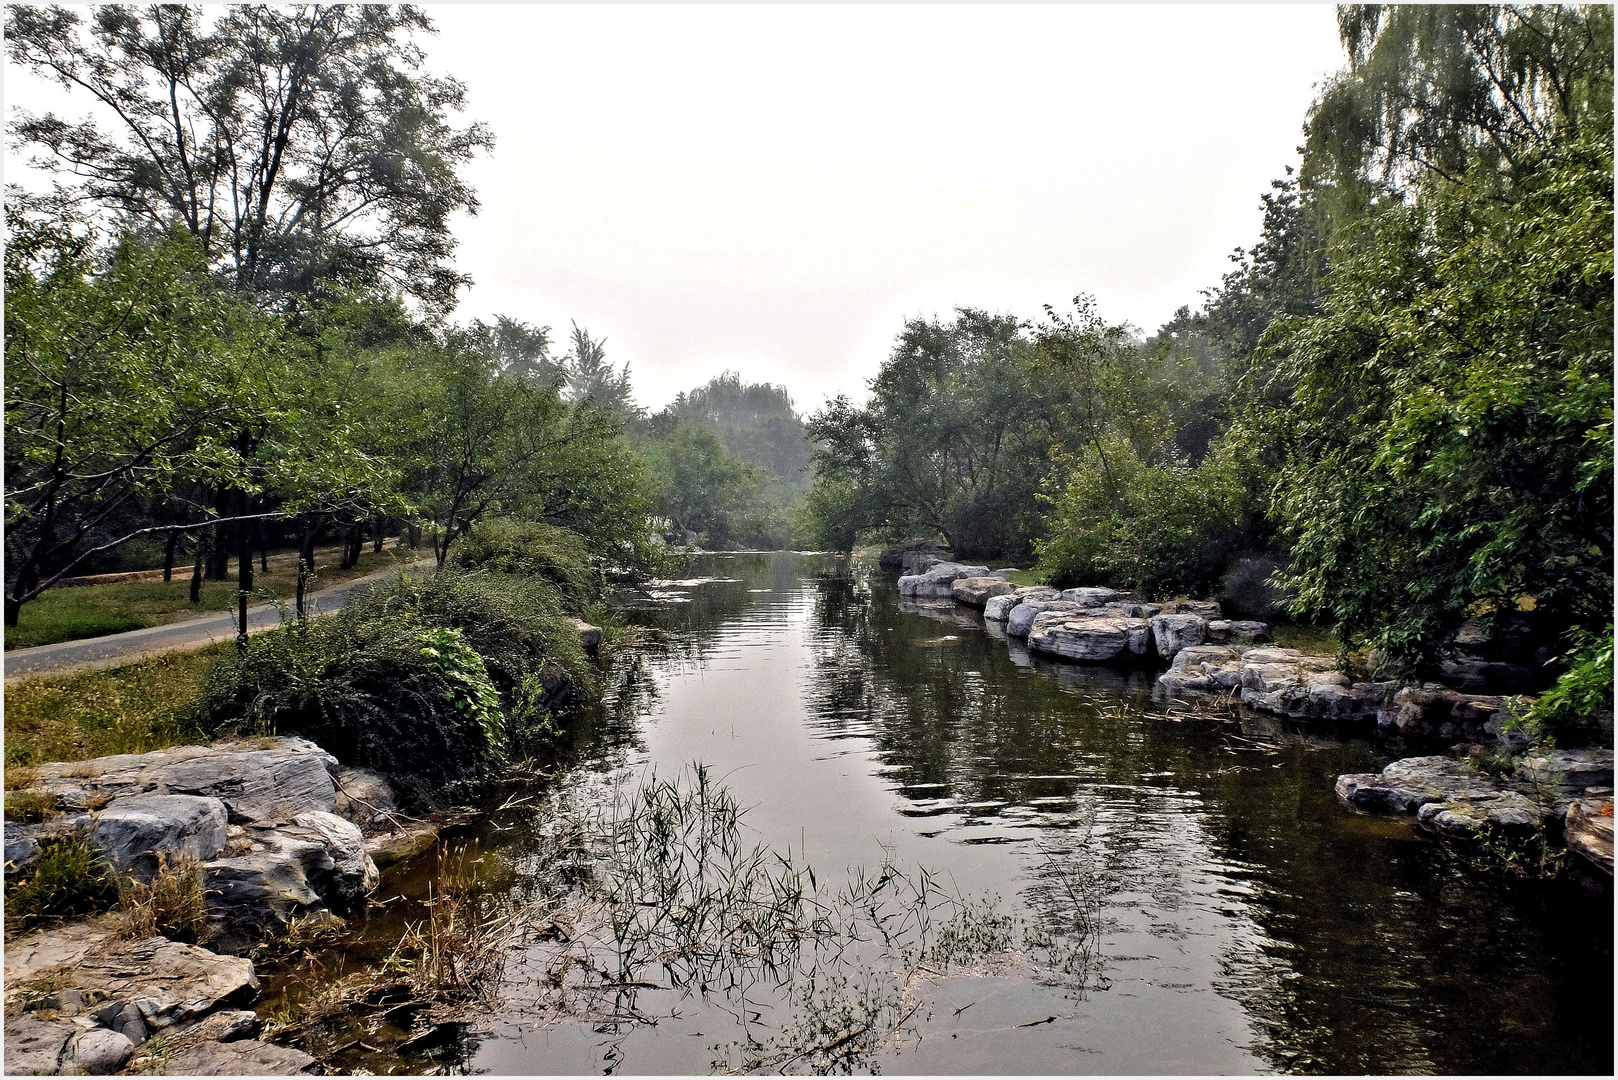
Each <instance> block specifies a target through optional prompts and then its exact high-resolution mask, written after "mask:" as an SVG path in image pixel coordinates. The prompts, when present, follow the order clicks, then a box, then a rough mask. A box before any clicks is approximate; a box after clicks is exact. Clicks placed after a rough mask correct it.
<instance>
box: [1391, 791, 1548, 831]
mask: <svg viewBox="0 0 1618 1080" xmlns="http://www.w3.org/2000/svg"><path fill="white" fill-rule="evenodd" d="M1544 818H1545V814H1544V811H1543V810H1542V809H1541V808H1540V807H1538V806H1535V805H1534V803H1532V802H1531V801H1529V800H1528V799H1527V798H1526V797H1524V796H1523V795H1521V794H1520V793H1518V792H1515V791H1496V792H1492V793H1488V794H1480V795H1475V796H1473V797H1471V798H1467V799H1462V800H1457V801H1454V802H1434V803H1425V804H1423V805H1422V806H1420V807H1419V808H1417V810H1416V822H1417V824H1419V825H1420V826H1421V827H1422V828H1424V829H1426V830H1427V831H1428V832H1431V833H1437V834H1438V835H1439V836H1443V837H1447V838H1449V839H1451V840H1471V839H1474V838H1476V837H1479V836H1484V835H1493V836H1494V837H1496V838H1499V839H1511V838H1520V839H1525V838H1527V837H1529V836H1531V835H1533V834H1534V832H1535V831H1536V830H1537V829H1539V827H1540V825H1541V823H1542V822H1543V821H1544Z"/></svg>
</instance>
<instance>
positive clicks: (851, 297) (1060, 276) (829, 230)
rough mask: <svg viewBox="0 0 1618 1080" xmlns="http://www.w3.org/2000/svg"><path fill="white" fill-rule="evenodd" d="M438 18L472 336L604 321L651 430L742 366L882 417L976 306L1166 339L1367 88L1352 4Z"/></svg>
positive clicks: (538, 9) (601, 326) (596, 329)
mask: <svg viewBox="0 0 1618 1080" xmlns="http://www.w3.org/2000/svg"><path fill="white" fill-rule="evenodd" d="M427 8H428V10H429V12H430V13H431V15H432V17H433V19H434V21H435V23H436V25H437V27H438V30H439V34H438V36H437V38H436V39H431V40H428V41H427V42H425V44H426V47H427V51H428V58H429V67H431V68H432V69H434V70H436V71H440V72H445V73H448V74H451V75H453V76H455V77H456V78H459V79H461V80H462V81H464V82H465V83H466V84H467V88H468V103H469V107H468V110H467V112H466V114H465V117H466V118H467V119H477V120H481V121H484V122H485V123H487V124H489V125H490V126H491V127H492V128H493V130H494V132H495V137H496V145H495V148H494V152H493V154H492V155H489V156H486V157H484V158H482V159H480V160H479V161H478V162H477V163H476V164H474V165H473V166H472V167H471V168H470V170H469V179H470V180H471V182H472V184H473V185H474V187H475V188H476V189H477V191H478V193H479V197H480V198H481V200H482V210H481V212H480V214H479V215H478V216H477V217H476V218H463V219H461V220H460V221H459V222H458V223H457V225H456V233H457V236H458V237H459V239H460V249H459V253H458V262H459V263H460V265H461V267H462V268H463V269H465V270H466V271H467V272H469V273H470V274H471V275H472V276H473V277H474V278H475V279H476V285H475V286H474V287H473V288H472V289H471V291H470V292H469V293H467V294H466V295H465V297H464V299H463V301H462V303H461V307H460V311H459V313H458V316H457V317H458V318H461V319H468V318H471V317H473V316H479V317H483V318H488V317H490V316H492V315H494V314H496V313H499V314H506V315H511V316H513V317H516V318H520V319H523V320H526V321H529V322H535V323H541V324H549V325H550V326H551V327H552V328H553V330H554V331H555V336H556V338H558V339H561V340H565V338H566V333H567V330H568V327H569V320H571V319H577V320H578V322H579V324H580V325H581V326H584V327H586V328H588V329H589V330H590V331H591V332H592V333H593V334H595V335H597V336H605V337H606V338H607V353H608V357H609V358H610V359H612V360H614V361H616V362H619V363H622V362H623V361H626V360H627V361H629V363H630V364H631V367H632V372H633V377H634V384H635V388H636V397H637V400H638V401H639V402H640V403H641V404H642V405H646V406H649V407H652V408H657V407H660V406H662V405H663V404H665V403H667V402H668V401H669V400H670V399H671V398H672V397H673V396H674V394H675V393H676V392H678V391H680V390H686V389H690V388H691V387H693V386H696V385H699V384H701V383H703V382H705V381H707V379H708V378H709V377H710V376H712V375H714V374H717V373H718V372H720V371H721V370H723V369H725V368H733V369H735V370H737V371H740V372H741V373H742V375H743V376H744V377H745V378H747V379H748V380H750V381H769V382H776V383H783V384H785V385H786V386H787V387H788V389H789V390H790V391H791V392H792V394H793V396H794V398H795V399H796V400H797V402H798V404H799V406H800V408H801V409H803V410H804V411H809V410H812V409H814V408H816V407H817V406H818V405H819V404H820V403H821V402H822V401H823V400H824V399H825V398H826V397H827V396H829V395H833V394H837V393H848V394H851V395H853V396H854V397H855V398H856V399H858V398H861V397H863V394H864V390H865V380H866V379H868V378H870V377H871V376H872V375H873V374H874V373H875V371H876V369H877V367H878V365H879V364H880V363H881V361H882V359H883V358H884V357H885V356H886V354H887V352H888V350H889V348H890V347H891V344H892V342H893V339H894V337H895V335H896V334H897V333H898V331H899V329H900V327H901V325H902V323H903V320H904V319H905V318H906V317H907V316H914V315H932V314H935V313H936V314H938V315H941V316H944V317H948V315H949V313H950V311H951V309H952V308H953V307H955V306H956V305H971V306H978V307H985V308H990V309H993V310H1002V311H1010V312H1015V313H1017V314H1020V315H1024V316H1029V317H1032V316H1036V315H1038V314H1039V311H1040V306H1041V305H1042V304H1047V303H1049V304H1053V305H1062V304H1065V303H1066V302H1067V301H1068V299H1069V298H1071V297H1072V296H1073V295H1074V294H1075V293H1081V292H1083V293H1093V294H1094V295H1095V296H1096V297H1097V298H1098V299H1099V301H1100V306H1101V311H1102V313H1103V315H1104V316H1105V317H1107V318H1108V319H1110V320H1113V321H1125V320H1127V321H1129V322H1132V323H1134V324H1135V325H1137V326H1138V327H1141V328H1142V329H1144V330H1147V331H1150V330H1153V329H1155V328H1156V327H1157V326H1158V324H1160V323H1161V322H1162V321H1163V320H1165V319H1166V318H1168V317H1169V316H1170V315H1172V313H1173V312H1174V309H1175V308H1177V307H1179V306H1180V305H1182V304H1192V305H1193V306H1195V305H1196V304H1197V303H1198V302H1199V299H1200V298H1199V295H1198V290H1199V289H1201V288H1204V287H1206V286H1208V285H1212V284H1215V283H1217V282H1218V280H1219V277H1220V275H1221V274H1223V273H1224V272H1225V271H1226V270H1228V269H1229V266H1230V264H1229V262H1228V259H1227V256H1228V255H1229V254H1230V252H1231V249H1232V248H1234V247H1236V246H1237V245H1247V244H1250V243H1252V242H1253V240H1254V239H1255V238H1256V236H1257V231H1258V227H1259V222H1260V216H1261V215H1260V211H1259V208H1258V206H1259V203H1258V200H1259V196H1260V195H1261V194H1262V193H1263V192H1264V191H1266V190H1267V189H1268V183H1269V181H1270V180H1271V179H1272V178H1273V177H1276V176H1279V175H1281V174H1282V171H1283V169H1284V167H1285V166H1286V165H1289V164H1294V163H1295V161H1296V153H1295V148H1296V146H1297V144H1298V143H1299V142H1300V141H1301V133H1300V127H1301V124H1302V123H1303V120H1304V115H1305V111H1306V110H1307V108H1308V106H1309V103H1310V101H1311V100H1312V98H1313V96H1314V92H1315V87H1316V85H1317V84H1318V83H1319V82H1320V81H1321V80H1322V79H1323V78H1324V77H1325V76H1326V75H1327V74H1328V73H1330V72H1332V71H1335V70H1336V69H1337V68H1338V67H1340V66H1341V64H1342V53H1341V49H1340V46H1339V44H1338V41H1337V36H1336V27H1335V22H1334V17H1333V10H1332V8H1331V7H1330V6H1327V5H1311V6H1275V5H1252V6H1236V5H1230V6H1201V5H1198V6H1118V7H1113V6H1049V5H1041V6H1027V7H1009V6H1001V5H995V6H984V7H977V6H938V7H934V6H920V5H903V6H892V7H870V6H850V7H841V6H822V5H815V6H806V7H782V6H742V5H717V6H706V7H681V6H653V7H637V6H611V5H591V6H580V7H573V6H523V5H444V4H436V5H435V4H429V5H427ZM22 88H23V86H22V84H21V83H20V82H19V83H14V84H13V85H12V92H10V93H8V101H9V104H13V105H25V106H27V105H30V104H31V103H30V102H29V101H28V100H26V99H25V98H23V97H19V96H18V93H17V91H20V90H21V89H22ZM54 104H55V103H54V102H53V103H50V104H49V105H47V106H46V107H51V106H53V105H54Z"/></svg>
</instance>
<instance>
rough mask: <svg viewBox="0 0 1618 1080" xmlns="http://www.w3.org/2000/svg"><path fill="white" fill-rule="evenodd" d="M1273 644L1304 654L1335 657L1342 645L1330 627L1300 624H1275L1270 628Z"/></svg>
mask: <svg viewBox="0 0 1618 1080" xmlns="http://www.w3.org/2000/svg"><path fill="white" fill-rule="evenodd" d="M1270 634H1271V635H1272V636H1273V637H1274V638H1275V643H1276V644H1277V645H1279V646H1281V647H1282V648H1283V649H1298V650H1300V651H1302V652H1306V653H1325V654H1326V655H1327V656H1336V655H1337V654H1338V653H1339V652H1341V651H1342V649H1343V643H1342V642H1341V641H1339V640H1338V638H1337V634H1336V633H1334V632H1333V631H1332V630H1331V628H1330V627H1325V626H1309V625H1305V624H1301V623H1276V624H1274V625H1273V626H1271V627H1270Z"/></svg>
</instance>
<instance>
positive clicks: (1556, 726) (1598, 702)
mask: <svg viewBox="0 0 1618 1080" xmlns="http://www.w3.org/2000/svg"><path fill="white" fill-rule="evenodd" d="M1570 636H1571V638H1572V642H1573V647H1572V648H1571V649H1570V650H1569V651H1568V653H1567V655H1565V656H1562V657H1560V658H1559V659H1560V660H1561V661H1562V662H1563V663H1564V664H1565V665H1566V670H1564V671H1563V672H1562V675H1561V677H1560V678H1558V679H1557V680H1556V685H1555V686H1553V687H1551V689H1549V690H1547V691H1546V692H1545V693H1544V694H1541V695H1540V697H1539V700H1537V701H1535V702H1534V704H1533V706H1532V707H1531V708H1530V709H1529V710H1528V712H1527V713H1526V714H1525V715H1524V716H1523V717H1522V721H1521V723H1522V726H1524V727H1526V728H1527V729H1528V731H1529V733H1530V734H1531V736H1532V737H1533V739H1534V741H1535V742H1544V741H1546V740H1548V739H1550V740H1554V739H1557V738H1562V739H1572V740H1575V741H1580V742H1582V741H1584V740H1587V739H1589V738H1590V737H1591V736H1594V735H1597V734H1599V733H1601V732H1602V729H1603V728H1604V727H1605V728H1606V735H1607V736H1608V738H1609V739H1610V738H1611V735H1612V730H1611V724H1612V709H1613V693H1612V624H1610V623H1609V624H1608V625H1607V632H1606V634H1605V635H1602V636H1599V637H1598V636H1597V635H1595V634H1592V633H1590V632H1589V631H1587V630H1584V629H1583V628H1581V627H1577V626H1575V627H1574V628H1573V629H1572V631H1571V634H1570Z"/></svg>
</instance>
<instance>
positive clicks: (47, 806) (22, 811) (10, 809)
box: [6, 790, 62, 825]
mask: <svg viewBox="0 0 1618 1080" xmlns="http://www.w3.org/2000/svg"><path fill="white" fill-rule="evenodd" d="M61 812H62V800H61V799H59V798H57V797H56V796H55V795H52V794H50V793H49V792H46V791H31V790H25V791H11V792H7V793H6V820H7V821H17V822H22V823H23V824H26V825H33V824H36V823H37V822H41V821H44V820H45V819H46V818H53V817H55V816H56V815H58V814H60V813H61Z"/></svg>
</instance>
